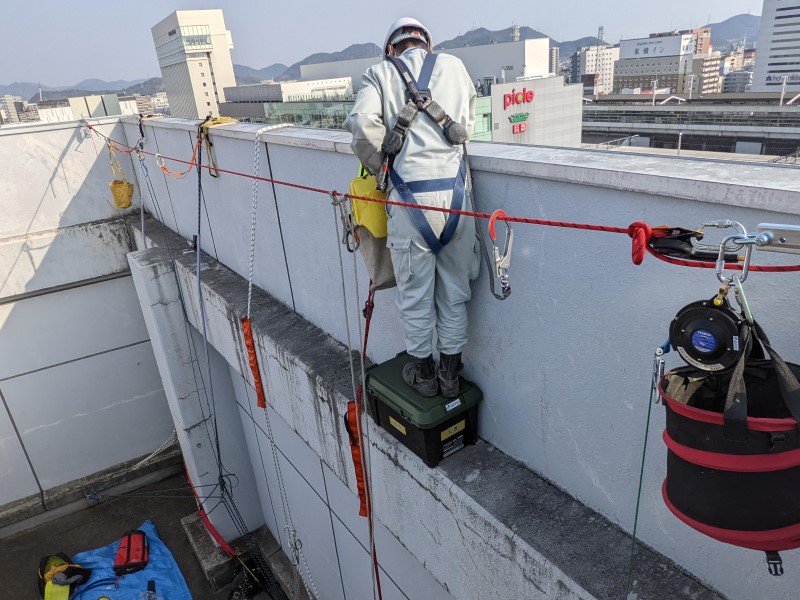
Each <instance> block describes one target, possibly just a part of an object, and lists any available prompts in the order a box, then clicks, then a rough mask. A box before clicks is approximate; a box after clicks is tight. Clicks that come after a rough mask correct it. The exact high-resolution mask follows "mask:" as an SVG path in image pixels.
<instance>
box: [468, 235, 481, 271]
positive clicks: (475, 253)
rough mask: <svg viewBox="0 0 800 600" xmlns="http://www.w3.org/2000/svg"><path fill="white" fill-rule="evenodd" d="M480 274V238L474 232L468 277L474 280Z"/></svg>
mask: <svg viewBox="0 0 800 600" xmlns="http://www.w3.org/2000/svg"><path fill="white" fill-rule="evenodd" d="M480 274H481V238H480V237H479V236H478V235H477V234H476V235H475V243H474V244H473V245H472V264H471V266H470V270H469V279H470V281H474V280H475V279H477V278H478V275H480Z"/></svg>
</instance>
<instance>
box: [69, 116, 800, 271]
mask: <svg viewBox="0 0 800 600" xmlns="http://www.w3.org/2000/svg"><path fill="white" fill-rule="evenodd" d="M81 126H82V127H87V128H88V129H90V130H91V131H93V132H94V133H95V134H96V135H98V136H99V137H101V138H102V139H104V140H107V141H110V142H111V143H112V144H114V145H115V147H118V148H119V149H120V151H122V152H124V150H122V148H127V149H128V151H127V152H128V153H130V152H132V151H133V150H135V149H136V146H129V145H128V144H125V143H123V142H120V141H118V140H114V139H113V138H111V137H109V136H107V135H105V134H104V133H102V132H100V131H98V130H97V128H95V127H94V126H93V125H92V124H90V123H86V124H82V125H81ZM139 152H141V153H142V154H145V155H148V156H153V157H159V158H160V159H161V160H162V161H163V160H171V161H174V162H177V163H181V164H184V165H189V166H190V170H191V168H192V167H194V168H200V169H208V170H209V171H215V172H217V173H225V174H228V175H234V176H236V177H245V178H247V179H256V180H259V181H264V182H267V183H271V184H273V185H280V186H284V187H290V188H294V189H299V190H303V191H307V192H314V193H317V194H325V195H326V196H331V194H335V195H337V196H342V197H344V198H350V199H355V200H363V201H365V202H376V203H379V204H386V205H390V206H402V207H405V208H412V209H416V210H428V211H434V212H441V213H446V214H457V215H460V216H466V217H474V218H477V219H485V220H489V219H491V218H492V216H493V215H492V214H490V213H484V212H475V211H467V210H455V209H451V208H444V207H438V206H427V205H420V204H411V203H408V202H402V201H398V200H389V199H381V198H370V197H366V196H355V195H352V194H339V193H338V192H337V191H336V190H326V189H323V188H318V187H313V186H308V185H303V184H300V183H293V182H290V181H281V180H279V179H271V178H269V177H262V176H259V175H253V174H250V173H242V172H240V171H233V170H230V169H223V168H221V167H215V166H212V165H202V164H201V165H198V164H197V163H196V161H195V160H194V158H193V159H192V160H190V161H186V160H183V159H180V158H175V157H171V156H163V155H161V154H157V153H154V152H148V151H146V150H144V149H140V150H139ZM159 166H160V165H159ZM162 168H163V167H162ZM165 172H166V171H165ZM187 172H188V171H187ZM495 218H496V219H497V220H501V221H505V222H507V223H522V224H526V225H541V226H543V227H562V228H567V229H582V230H585V231H600V232H606V233H619V234H624V235H627V236H629V237H630V238H632V241H633V245H632V249H631V258H632V261H633V263H634V264H636V265H639V264H641V263H642V262H643V260H644V253H645V252H647V253H648V254H650V255H652V256H654V257H656V258H657V259H658V260H661V261H664V262H667V263H670V264H674V265H678V266H682V267H692V268H701V269H715V268H716V267H717V265H716V264H715V263H713V262H707V261H698V260H687V259H681V258H676V257H673V256H668V255H665V254H662V253H660V252H657V251H656V250H654V249H653V248H652V246H651V242H652V241H653V240H654V239H656V238H658V237H663V236H664V234H663V232H664V231H665V230H667V229H669V228H668V227H651V226H650V225H648V224H647V223H644V222H641V221H636V222H634V223H632V224H631V225H630V226H628V227H614V226H609V225H598V224H591V223H576V222H571V221H553V220H549V219H532V218H526V217H515V216H509V215H505V214H504V215H501V216H497V217H495ZM726 266H727V267H728V268H730V269H733V270H740V271H741V270H743V268H744V267H743V265H741V264H729V265H726ZM749 268H750V270H751V271H757V272H765V273H788V272H797V271H800V264H798V265H750V266H749Z"/></svg>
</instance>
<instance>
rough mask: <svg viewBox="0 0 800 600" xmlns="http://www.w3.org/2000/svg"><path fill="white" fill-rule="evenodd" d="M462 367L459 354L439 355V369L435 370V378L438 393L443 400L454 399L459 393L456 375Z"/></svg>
mask: <svg viewBox="0 0 800 600" xmlns="http://www.w3.org/2000/svg"><path fill="white" fill-rule="evenodd" d="M463 368H464V365H463V364H461V352H459V353H458V354H445V353H444V352H442V353H441V355H440V356H439V367H438V368H437V369H436V378H437V379H438V380H439V391H441V393H442V396H444V397H445V398H455V397H456V396H458V392H459V378H458V373H459V371H461V369H463Z"/></svg>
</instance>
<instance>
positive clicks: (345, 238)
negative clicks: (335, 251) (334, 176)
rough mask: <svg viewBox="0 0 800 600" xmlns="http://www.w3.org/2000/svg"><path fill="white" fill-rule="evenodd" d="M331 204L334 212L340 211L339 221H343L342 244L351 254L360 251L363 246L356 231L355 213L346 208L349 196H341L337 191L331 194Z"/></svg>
mask: <svg viewBox="0 0 800 600" xmlns="http://www.w3.org/2000/svg"><path fill="white" fill-rule="evenodd" d="M329 195H330V197H331V204H332V205H333V210H334V212H335V211H336V209H337V208H338V209H339V219H341V221H342V228H343V232H342V244H344V247H345V248H347V251H348V252H350V253H351V254H352V253H353V252H355V251H356V250H358V248H359V246H361V240H360V239H359V237H358V231H356V223H355V220H354V219H353V213H352V212H351V211H350V208H349V207H346V206H345V204H346V203H347V199H348V196H347V194H340V193H339V192H337V191H336V190H333V191H331V192H330V194H329Z"/></svg>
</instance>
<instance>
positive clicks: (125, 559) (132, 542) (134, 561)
mask: <svg viewBox="0 0 800 600" xmlns="http://www.w3.org/2000/svg"><path fill="white" fill-rule="evenodd" d="M149 557H150V546H149V544H148V543H147V536H146V535H145V534H144V531H140V530H138V529H133V530H131V531H128V532H127V533H126V534H125V535H123V536H122V539H121V540H120V541H119V550H117V556H116V557H115V558H114V573H116V574H117V575H126V574H128V573H136V571H141V570H142V569H144V568H145V567H146V566H147V560H148V558H149Z"/></svg>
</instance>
